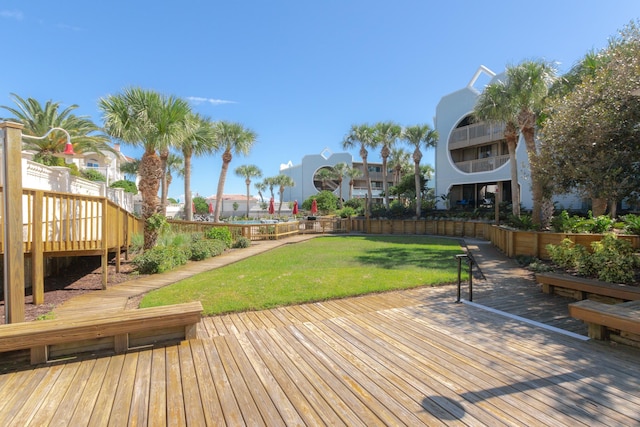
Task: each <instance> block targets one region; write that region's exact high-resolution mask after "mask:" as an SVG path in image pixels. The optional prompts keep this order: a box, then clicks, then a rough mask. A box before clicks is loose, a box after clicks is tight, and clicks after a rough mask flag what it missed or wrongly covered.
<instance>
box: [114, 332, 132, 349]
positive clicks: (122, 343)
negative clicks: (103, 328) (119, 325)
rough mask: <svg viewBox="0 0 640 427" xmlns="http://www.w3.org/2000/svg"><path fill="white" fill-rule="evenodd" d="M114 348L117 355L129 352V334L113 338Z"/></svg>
mask: <svg viewBox="0 0 640 427" xmlns="http://www.w3.org/2000/svg"><path fill="white" fill-rule="evenodd" d="M113 347H114V350H115V352H116V353H124V352H126V351H127V350H129V334H120V335H116V336H115V337H113Z"/></svg>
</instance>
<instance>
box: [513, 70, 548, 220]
mask: <svg viewBox="0 0 640 427" xmlns="http://www.w3.org/2000/svg"><path fill="white" fill-rule="evenodd" d="M506 75H507V78H506V91H507V96H508V97H509V99H510V100H511V102H510V104H511V105H513V108H514V109H515V111H516V117H517V121H518V127H519V128H520V132H521V133H522V136H523V138H524V143H525V146H526V147H527V155H528V157H529V165H530V170H531V192H532V196H533V211H532V213H531V221H532V222H533V223H534V224H536V225H540V224H541V212H542V203H543V198H544V197H545V194H544V189H545V185H544V178H545V177H544V176H542V175H541V174H539V173H538V169H539V168H540V165H539V164H538V147H537V146H536V139H535V132H536V125H537V120H538V115H539V113H540V111H542V109H543V108H544V106H545V102H546V100H547V95H548V94H549V88H550V87H551V85H552V84H553V82H554V81H555V79H556V70H555V68H554V67H553V66H552V65H551V64H550V63H548V62H545V61H541V60H537V61H524V62H521V63H520V64H518V65H516V66H515V67H507V70H506Z"/></svg>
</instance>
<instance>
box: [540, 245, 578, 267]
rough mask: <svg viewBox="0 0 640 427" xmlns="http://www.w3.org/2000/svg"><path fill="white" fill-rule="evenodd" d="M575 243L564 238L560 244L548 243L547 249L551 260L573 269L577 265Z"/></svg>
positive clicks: (560, 265) (558, 264)
mask: <svg viewBox="0 0 640 427" xmlns="http://www.w3.org/2000/svg"><path fill="white" fill-rule="evenodd" d="M574 246H575V244H574V243H573V242H572V241H571V240H570V239H562V242H561V243H560V244H559V245H547V246H546V249H547V252H549V257H550V258H551V262H553V263H554V264H555V265H557V266H559V267H562V268H567V269H573V268H574V267H575V261H574V251H573V247H574Z"/></svg>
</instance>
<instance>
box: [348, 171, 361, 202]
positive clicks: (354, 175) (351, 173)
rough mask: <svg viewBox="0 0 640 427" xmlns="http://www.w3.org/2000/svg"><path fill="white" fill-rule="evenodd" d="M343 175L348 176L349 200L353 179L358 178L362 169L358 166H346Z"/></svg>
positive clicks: (351, 193)
mask: <svg viewBox="0 0 640 427" xmlns="http://www.w3.org/2000/svg"><path fill="white" fill-rule="evenodd" d="M344 175H345V176H346V177H348V178H349V200H351V199H352V198H353V184H354V181H355V180H356V178H360V177H361V176H362V171H361V170H360V169H358V168H354V167H352V166H347V168H346V169H345V172H344Z"/></svg>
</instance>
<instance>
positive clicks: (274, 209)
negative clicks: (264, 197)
mask: <svg viewBox="0 0 640 427" xmlns="http://www.w3.org/2000/svg"><path fill="white" fill-rule="evenodd" d="M275 211H276V208H275V206H274V205H273V197H272V198H271V200H269V215H273V213H274V212H275Z"/></svg>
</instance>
